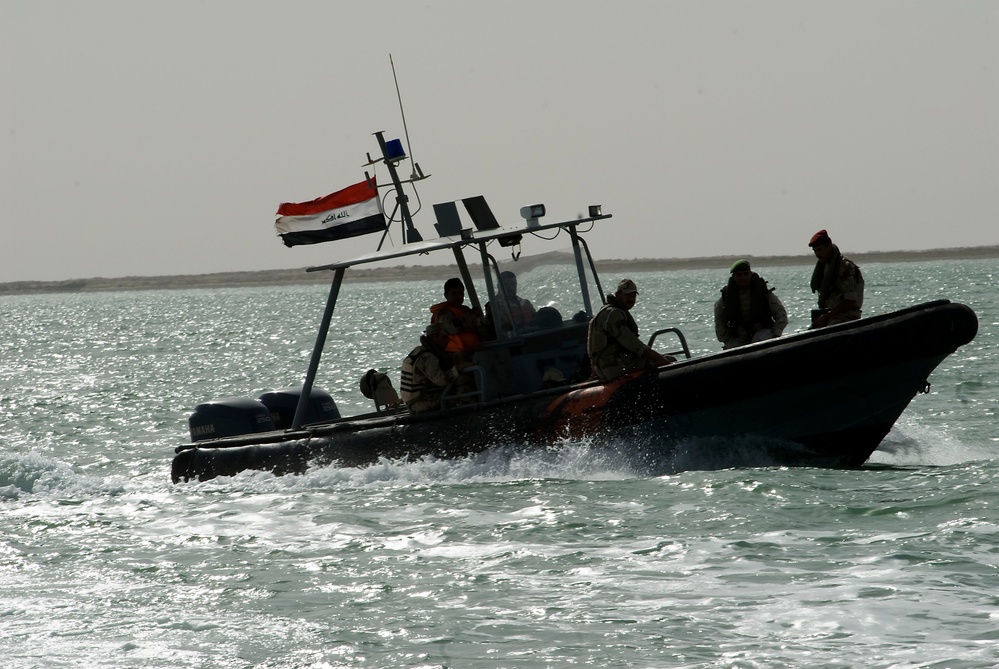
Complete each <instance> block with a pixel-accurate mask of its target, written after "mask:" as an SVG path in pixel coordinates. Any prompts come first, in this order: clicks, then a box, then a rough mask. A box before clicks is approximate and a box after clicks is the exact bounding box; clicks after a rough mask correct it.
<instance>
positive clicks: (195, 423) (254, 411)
mask: <svg viewBox="0 0 999 669" xmlns="http://www.w3.org/2000/svg"><path fill="white" fill-rule="evenodd" d="M187 423H188V425H189V426H190V428H191V441H203V440H205V439H218V438H219V437H235V436H238V435H241V434H253V433H254V432H268V431H270V430H274V429H276V428H275V427H274V421H273V420H272V419H271V412H270V410H269V409H268V408H267V407H266V406H264V405H263V404H262V403H261V402H258V401H257V400H254V399H250V398H249V397H225V398H223V399H219V400H213V401H211V402H205V403H204V404H199V405H198V406H196V407H194V413H193V414H191V417H190V418H188V419H187Z"/></svg>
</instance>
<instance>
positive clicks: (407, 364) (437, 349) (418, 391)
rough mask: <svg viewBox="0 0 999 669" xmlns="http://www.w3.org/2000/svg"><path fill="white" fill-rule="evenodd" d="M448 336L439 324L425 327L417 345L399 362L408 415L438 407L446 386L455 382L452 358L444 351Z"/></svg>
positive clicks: (456, 373)
mask: <svg viewBox="0 0 999 669" xmlns="http://www.w3.org/2000/svg"><path fill="white" fill-rule="evenodd" d="M447 343H448V335H447V334H445V333H444V332H443V330H442V328H441V326H440V325H437V324H436V323H432V324H430V325H428V326H427V330H426V334H425V336H423V337H420V345H419V346H417V347H416V348H414V349H413V350H412V352H410V354H409V355H407V356H406V358H405V360H403V361H402V380H401V382H400V384H399V385H400V387H401V390H402V401H403V402H405V403H406V406H407V407H408V408H409V411H410V413H423V412H424V411H434V410H437V409H440V407H441V395H443V394H444V388H446V387H447V385H448V384H449V383H451V382H452V381H455V380H457V378H458V370H457V369H456V368H455V364H454V359H453V358H452V357H451V354H450V353H448V352H447V351H446V350H444V349H445V347H446V346H447Z"/></svg>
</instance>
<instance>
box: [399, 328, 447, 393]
mask: <svg viewBox="0 0 999 669" xmlns="http://www.w3.org/2000/svg"><path fill="white" fill-rule="evenodd" d="M424 355H433V356H435V357H436V358H437V361H438V362H439V363H440V366H441V369H442V370H444V371H447V370H449V369H451V368H452V367H454V360H452V359H451V356H450V355H447V354H446V353H444V352H443V351H441V350H440V349H439V348H437V347H436V346H434V345H433V344H431V343H430V342H429V341H428V340H427V338H426V337H420V345H419V346H417V347H416V348H414V349H413V350H412V351H410V352H409V355H407V356H406V357H405V358H404V359H403V361H402V374H401V376H400V379H399V389H400V394H401V395H402V401H403V402H405V403H406V404H409V403H411V402H413V401H414V400H416V399H419V398H420V397H422V396H423V394H424V393H426V392H427V391H428V390H434V389H438V388H437V386H436V385H434V383H433V382H432V381H431V380H430V379H428V378H426V377H425V376H423V375H422V374H419V373H418V372H417V369H416V361H417V360H419V359H420V357H422V356H424Z"/></svg>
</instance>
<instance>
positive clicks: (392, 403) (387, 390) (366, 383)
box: [360, 369, 402, 411]
mask: <svg viewBox="0 0 999 669" xmlns="http://www.w3.org/2000/svg"><path fill="white" fill-rule="evenodd" d="M360 385H361V394H362V395H364V396H365V397H367V398H368V399H369V400H374V403H375V411H384V410H387V409H395V408H396V407H398V406H399V405H400V404H402V400H400V399H399V395H398V394H397V393H396V392H395V388H393V387H392V379H390V378H389V377H388V374H384V373H382V372H379V371H378V370H375V369H369V370H368V371H367V372H365V374H364V376H362V377H361V384H360Z"/></svg>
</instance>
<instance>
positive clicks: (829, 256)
mask: <svg viewBox="0 0 999 669" xmlns="http://www.w3.org/2000/svg"><path fill="white" fill-rule="evenodd" d="M808 246H809V247H811V249H812V252H813V253H815V257H816V258H817V259H818V261H817V262H816V263H815V270H814V271H813V272H812V281H811V288H812V292H813V293H818V294H819V308H818V309H816V310H814V311H813V312H812V327H813V328H824V327H826V326H827V325H836V324H837V323H845V322H847V321H855V320H857V319H858V318H860V310H861V307H863V306H864V277H863V275H862V274H861V273H860V268H859V267H857V265H856V263H854V262H853V261H852V260H850V259H849V258H847V257H846V256H844V255H843V254H842V253H840V252H839V247H838V246H836V245H835V244H833V243H832V239H830V238H829V233H828V232H826V231H825V230H819V231H818V232H816V233H815V234H814V235H812V238H811V239H810V240H809V242H808Z"/></svg>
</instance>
